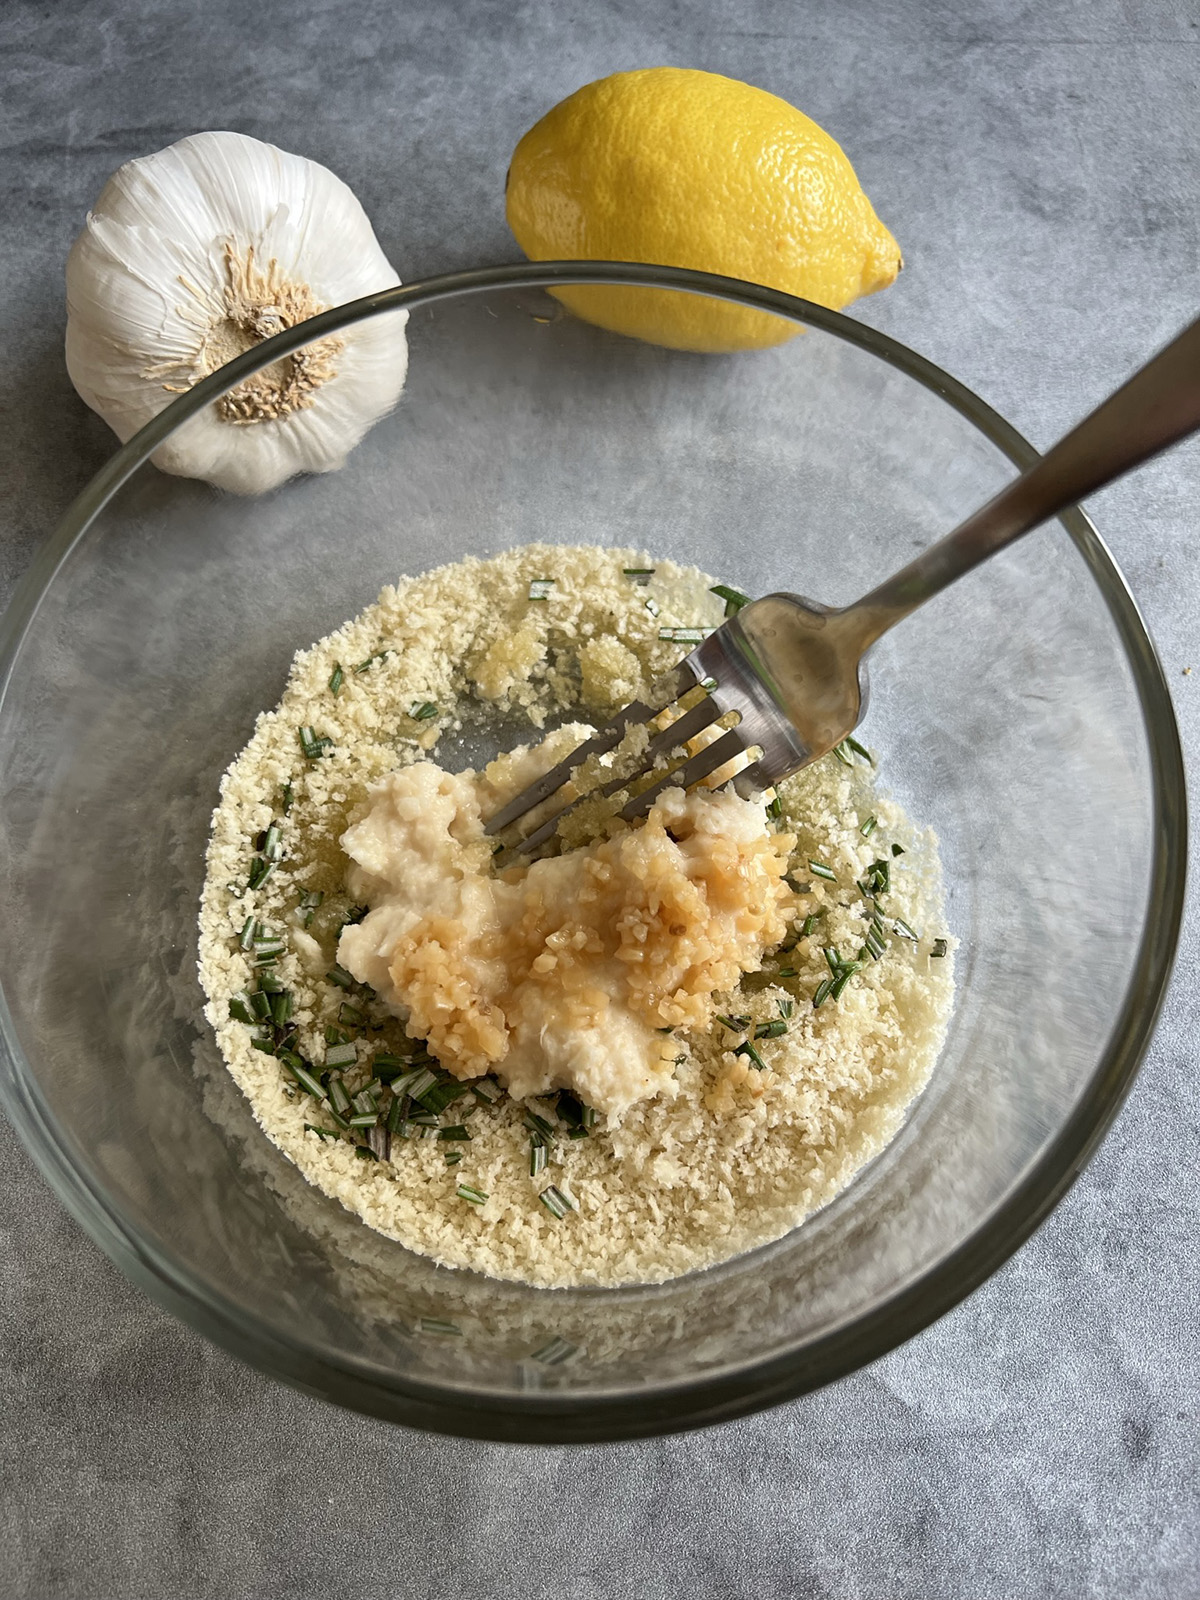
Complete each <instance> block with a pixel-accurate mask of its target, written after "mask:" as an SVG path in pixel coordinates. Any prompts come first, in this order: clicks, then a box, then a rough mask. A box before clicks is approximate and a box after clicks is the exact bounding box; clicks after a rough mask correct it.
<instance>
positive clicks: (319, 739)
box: [299, 723, 333, 761]
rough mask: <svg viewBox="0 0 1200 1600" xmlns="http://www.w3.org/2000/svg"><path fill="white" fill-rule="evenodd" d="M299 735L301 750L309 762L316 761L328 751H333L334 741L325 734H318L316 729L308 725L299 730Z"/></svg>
mask: <svg viewBox="0 0 1200 1600" xmlns="http://www.w3.org/2000/svg"><path fill="white" fill-rule="evenodd" d="M299 735H300V748H301V750H302V751H303V752H304V754H305V756H306V757H307V759H308V760H309V761H316V760H318V759H319V758H320V757H321V756H323V755H324V754H325V752H326V750H332V749H333V740H332V739H330V738H329V737H328V736H327V735H325V734H318V733H317V731H316V729H315V728H313V727H312V726H310V725H309V724H307V723H306V724H305V726H304V727H302V728H301V729H299Z"/></svg>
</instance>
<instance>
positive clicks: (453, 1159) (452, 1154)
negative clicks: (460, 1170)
mask: <svg viewBox="0 0 1200 1600" xmlns="http://www.w3.org/2000/svg"><path fill="white" fill-rule="evenodd" d="M443 1156H444V1158H445V1162H446V1165H447V1166H448V1167H456V1166H457V1165H458V1164H459V1162H460V1161H461V1160H462V1158H463V1153H462V1151H461V1150H446V1151H444V1152H443Z"/></svg>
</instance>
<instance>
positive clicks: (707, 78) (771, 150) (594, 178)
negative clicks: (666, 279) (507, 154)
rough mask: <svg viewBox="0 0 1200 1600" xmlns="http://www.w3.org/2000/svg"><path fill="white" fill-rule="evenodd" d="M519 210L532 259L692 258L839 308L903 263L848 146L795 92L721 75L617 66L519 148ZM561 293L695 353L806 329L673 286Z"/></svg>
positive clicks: (515, 188)
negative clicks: (788, 95) (801, 106)
mask: <svg viewBox="0 0 1200 1600" xmlns="http://www.w3.org/2000/svg"><path fill="white" fill-rule="evenodd" d="M507 211H508V223H509V226H510V227H511V229H512V231H513V233H514V234H515V235H516V239H517V243H518V244H519V245H520V246H521V248H522V250H524V251H525V253H526V255H528V256H529V257H530V258H531V259H533V260H535V261H544V260H552V259H557V258H561V259H568V260H580V259H592V260H596V259H601V260H611V261H650V262H658V263H662V264H664V265H667V266H677V267H695V268H699V269H701V270H703V271H707V272H720V273H725V274H727V275H729V276H731V277H736V278H748V279H750V280H751V281H752V282H755V283H761V284H766V285H768V286H769V287H770V288H774V289H783V290H786V291H787V292H788V293H790V294H796V295H800V296H802V297H803V298H804V299H806V300H815V301H817V302H818V304H820V305H823V306H829V307H831V308H832V309H834V310H840V309H841V308H842V307H843V306H846V305H849V303H850V302H851V301H852V300H856V299H857V298H858V297H859V296H860V295H864V294H873V293H874V292H875V291H876V290H877V289H884V288H886V287H887V285H888V284H889V283H891V282H892V281H893V279H894V278H895V276H896V273H897V272H898V271H899V269H900V249H899V246H898V245H897V244H896V241H895V239H893V238H892V236H891V234H890V233H889V232H888V230H887V229H886V228H885V227H884V225H883V224H882V223H881V222H880V221H879V219H878V217H877V216H876V215H875V212H874V211H873V210H872V208H871V202H870V201H869V200H868V199H867V197H866V195H865V194H864V193H863V191H862V189H861V187H860V186H859V182H858V179H857V177H856V176H855V174H854V168H853V167H852V166H851V165H850V162H849V161H848V160H847V159H846V156H845V154H844V153H843V151H842V149H841V147H840V145H838V144H837V143H836V142H835V141H834V140H833V139H831V138H830V137H829V135H828V134H827V133H826V132H825V131H824V129H822V128H819V127H818V126H817V124H816V123H815V122H812V121H811V120H810V119H809V118H808V117H806V116H805V115H804V114H803V112H801V111H797V110H796V108H795V106H791V105H789V104H788V103H787V101H786V100H780V99H779V98H778V97H777V96H775V95H773V94H768V93H767V92H766V91H765V90H764V89H755V88H753V87H752V86H751V85H750V84H748V83H738V82H737V81H736V80H734V79H732V78H723V77H720V76H719V75H718V74H716V73H713V72H696V71H691V70H686V69H681V68H677V67H651V68H648V69H646V70H645V71H641V72H618V73H615V74H614V75H613V76H612V77H609V78H601V79H600V80H599V81H598V82H596V83H589V84H587V85H585V87H584V88H582V89H579V90H577V91H576V92H575V93H574V94H573V95H570V96H569V97H568V98H567V99H566V100H562V101H560V102H559V104H558V105H556V106H555V107H554V108H553V110H551V111H549V112H547V114H546V115H545V116H544V117H543V118H542V120H541V121H540V122H538V123H537V124H536V125H535V126H534V127H532V128H530V130H529V132H528V133H527V134H526V135H525V136H524V138H523V139H522V140H521V142H520V143H519V144H518V145H517V148H516V150H515V151H514V152H513V158H512V165H511V167H510V168H509V176H508V192H507ZM555 292H556V293H557V295H558V297H559V299H560V300H562V301H563V303H564V304H565V305H567V306H569V307H570V308H571V310H572V311H574V312H575V313H576V315H578V316H581V317H583V318H585V319H586V320H587V321H589V322H594V323H598V324H599V325H600V326H601V327H603V328H611V329H612V330H614V331H615V332H617V333H625V334H631V335H633V336H634V337H635V338H638V339H646V340H649V341H650V342H651V343H653V344H664V345H671V346H674V347H675V348H677V349H683V350H745V349H757V348H762V347H765V346H767V345H773V344H780V343H782V342H783V340H785V339H788V338H790V337H791V336H792V335H793V334H794V333H796V332H797V331H798V330H797V328H796V326H795V324H792V323H789V322H785V321H783V320H781V319H780V318H778V317H772V316H770V315H768V314H767V313H765V312H761V311H748V310H745V309H743V308H741V307H739V306H731V305H727V304H723V303H722V302H720V301H717V300H713V299H711V298H707V297H701V296H698V295H693V294H681V293H679V292H678V291H675V290H670V289H609V288H575V289H559V290H556V291H555Z"/></svg>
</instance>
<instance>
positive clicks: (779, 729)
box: [486, 319, 1200, 855]
mask: <svg viewBox="0 0 1200 1600" xmlns="http://www.w3.org/2000/svg"><path fill="white" fill-rule="evenodd" d="M1198 428H1200V319H1197V320H1196V321H1195V322H1193V323H1191V324H1190V326H1189V327H1187V328H1185V329H1184V331H1183V332H1182V333H1181V334H1179V336H1178V337H1177V338H1176V339H1175V340H1173V342H1172V343H1171V344H1169V345H1167V347H1166V348H1165V349H1164V350H1161V351H1160V352H1159V353H1158V355H1156V356H1155V357H1154V358H1153V359H1152V360H1150V361H1149V362H1147V363H1146V365H1145V366H1144V367H1142V368H1140V369H1139V370H1138V371H1137V372H1136V373H1135V374H1134V375H1133V377H1132V378H1130V379H1129V381H1128V382H1127V383H1125V384H1124V385H1123V386H1122V387H1121V388H1120V389H1118V390H1117V391H1116V393H1115V394H1112V395H1110V396H1109V398H1108V399H1107V400H1105V401H1104V402H1103V403H1102V404H1101V405H1100V406H1098V407H1097V408H1096V410H1095V411H1093V412H1092V413H1091V414H1090V415H1089V416H1088V417H1086V418H1085V419H1084V420H1083V421H1082V422H1081V423H1080V424H1079V425H1078V426H1077V427H1076V428H1074V429H1073V430H1072V431H1071V432H1070V433H1068V434H1067V435H1066V437H1065V438H1063V439H1061V440H1059V442H1058V443H1057V444H1056V445H1055V446H1054V447H1053V449H1051V450H1049V451H1048V452H1047V453H1046V454H1045V455H1044V456H1043V457H1042V458H1041V460H1040V461H1038V462H1036V463H1035V464H1034V465H1033V466H1032V467H1030V468H1029V469H1028V471H1026V472H1024V473H1022V474H1021V476H1020V477H1019V478H1016V479H1014V481H1013V482H1012V483H1010V484H1008V485H1007V486H1006V487H1005V488H1004V489H1002V490H1001V491H1000V493H999V494H998V495H996V497H995V498H994V499H993V500H990V501H989V502H988V503H987V504H986V505H985V506H983V507H981V508H980V510H978V511H976V512H975V513H974V514H973V515H972V516H970V517H968V518H967V520H966V521H965V522H963V523H960V524H959V526H958V527H957V528H956V529H955V530H954V532H953V533H950V534H947V536H946V537H945V538H944V539H942V540H940V541H939V542H938V543H937V544H935V545H931V546H930V548H929V549H928V550H926V551H924V552H923V553H922V554H921V555H919V556H917V558H916V559H915V560H914V561H910V562H909V563H908V565H907V566H906V567H902V568H901V569H900V571H899V572H897V573H896V574H895V575H894V576H893V577H891V578H888V579H887V580H886V582H884V583H881V584H880V585H879V587H878V588H876V589H872V590H871V592H870V593H869V594H866V595H864V596H863V598H862V599H861V600H858V601H856V602H855V603H854V604H853V605H850V606H845V607H843V608H841V609H835V608H833V607H830V606H825V605H822V604H821V603H820V602H819V601H816V600H806V599H804V598H803V596H801V595H794V594H769V595H766V596H765V597H764V598H763V599H761V600H754V601H751V602H750V603H748V604H747V605H745V606H743V607H742V609H741V610H739V611H738V612H737V613H736V614H735V615H734V616H732V617H730V618H729V619H728V620H727V621H726V622H725V623H724V624H723V625H722V626H721V627H719V628H717V629H716V630H715V632H713V633H712V634H710V635H709V637H708V638H707V639H705V640H704V641H703V643H702V644H700V645H699V646H698V647H697V648H696V649H695V650H693V651H692V652H691V654H690V655H688V656H685V657H684V659H683V660H682V661H681V662H680V663H679V665H678V666H677V667H676V668H675V669H674V671H673V672H669V673H667V674H666V675H665V676H664V677H661V678H659V679H658V680H657V681H656V682H655V683H654V684H652V685H651V688H650V690H649V693H648V695H647V697H646V700H645V701H634V702H633V704H632V705H628V706H626V707H625V709H624V710H623V711H620V712H618V714H617V715H616V716H615V717H614V718H613V719H612V721H611V722H609V723H607V724H606V725H605V726H604V727H603V728H601V729H600V730H599V732H598V733H597V734H596V735H595V736H594V737H593V738H591V739H589V740H587V741H586V742H585V743H584V744H582V745H580V746H579V747H578V749H576V750H575V751H573V752H572V754H571V755H569V756H568V757H567V758H566V759H565V760H564V761H560V762H559V763H558V765H557V766H555V767H552V768H551V769H550V771H549V772H547V773H546V774H545V776H544V777H541V778H539V779H538V780H537V782H536V783H532V784H530V785H529V787H528V788H527V789H525V790H523V791H522V792H521V793H520V794H519V795H517V797H516V798H515V799H514V800H512V801H511V802H510V803H509V804H508V805H506V806H504V807H503V809H502V810H500V811H498V812H497V813H496V814H495V815H494V816H493V817H492V818H491V819H490V821H489V822H488V824H487V828H486V832H487V833H489V834H491V835H493V836H494V835H496V834H499V833H502V832H503V831H504V830H505V829H506V828H509V827H511V826H512V825H513V824H514V823H516V822H518V821H519V820H520V818H522V817H523V816H525V815H526V814H527V813H528V812H530V811H532V810H533V809H534V808H535V807H537V806H539V805H542V804H543V803H544V802H545V801H547V800H549V799H550V797H551V796H552V795H553V794H555V793H556V792H557V790H559V789H560V788H561V787H562V786H563V784H565V783H566V782H567V781H568V779H569V778H570V776H571V772H572V770H573V769H574V768H576V767H578V766H579V765H580V764H581V763H582V762H584V761H586V760H587V758H588V757H589V756H591V755H595V754H600V753H603V752H605V751H608V750H612V749H614V748H615V747H616V745H618V744H619V743H620V741H621V739H622V738H623V737H624V735H625V733H626V731H627V729H628V728H630V727H631V726H632V725H633V724H635V723H644V722H649V721H651V719H653V718H655V717H657V716H658V715H659V714H660V713H661V712H663V711H665V710H667V708H668V707H670V706H673V705H674V704H675V703H676V702H677V701H678V700H680V699H681V698H682V697H683V696H684V695H686V694H688V692H689V691H691V690H694V689H696V688H697V687H703V688H705V689H706V690H707V693H706V694H705V695H704V697H703V698H702V699H701V700H700V702H699V703H698V704H696V705H693V706H691V707H690V708H689V709H686V710H684V711H683V713H682V715H680V716H679V717H678V718H677V720H676V721H674V722H672V723H671V725H670V726H669V727H668V728H666V729H664V730H662V731H661V732H659V733H657V734H656V735H655V736H654V737H653V738H652V739H651V741H650V744H649V747H648V748H647V750H646V752H645V755H644V757H643V762H642V766H641V768H640V771H639V772H638V773H634V774H632V775H631V776H626V777H622V778H618V779H614V780H613V781H612V782H610V783H609V784H608V785H607V786H606V790H607V792H608V793H615V792H616V791H618V790H619V789H622V788H627V787H629V786H630V784H631V783H634V782H636V781H637V779H638V777H639V776H641V775H643V774H646V773H649V772H651V771H652V770H653V768H654V766H655V764H656V762H657V761H658V759H659V758H660V757H663V756H670V755H671V753H672V752H674V751H681V750H682V749H683V748H684V746H685V745H686V744H687V742H688V741H689V740H691V739H694V738H696V737H697V736H698V735H702V734H704V732H705V730H706V729H709V728H712V727H713V725H714V724H715V723H717V722H719V721H720V720H721V719H722V718H726V717H728V714H729V713H731V712H732V713H735V714H736V716H737V725H736V726H735V727H729V728H727V729H726V730H725V731H723V732H720V733H719V734H718V735H717V736H716V737H714V738H712V740H711V742H710V743H708V744H706V745H705V746H704V747H703V748H702V749H700V750H699V751H698V752H697V753H695V754H693V755H691V756H690V757H689V758H688V759H687V760H685V761H683V762H682V763H681V764H679V765H678V766H676V767H675V768H674V770H672V771H669V772H667V773H665V775H663V776H662V777H660V778H658V779H657V781H655V782H654V783H652V784H651V785H650V786H649V787H647V788H645V789H643V790H642V791H641V792H640V793H639V794H636V795H635V796H634V797H633V798H632V799H631V800H630V801H629V802H628V804H627V805H626V806H625V807H624V809H623V810H622V811H621V816H622V817H624V818H626V819H627V820H629V821H633V820H635V819H636V818H638V817H641V816H644V815H645V814H646V812H648V811H649V809H650V807H651V806H652V805H653V803H654V800H655V798H656V797H657V795H658V794H659V793H661V791H662V790H663V789H664V788H666V787H667V785H668V784H682V785H683V786H684V787H690V786H691V785H692V784H695V783H699V782H700V781H701V779H703V778H707V777H708V776H710V774H712V773H715V772H717V770H718V769H719V768H721V767H723V766H724V765H725V764H726V763H727V762H730V761H732V760H734V759H735V758H738V757H743V756H745V755H747V754H748V753H750V752H752V751H754V750H755V749H757V751H758V754H757V756H756V758H755V759H754V760H753V761H752V762H751V763H750V764H749V765H748V766H745V767H744V768H743V769H742V770H741V771H740V772H739V773H738V774H737V775H736V776H735V777H734V778H732V779H731V780H730V781H731V782H732V784H733V786H734V788H735V789H736V790H737V791H738V792H739V793H740V794H742V795H746V796H749V795H751V794H761V793H762V792H763V791H764V790H766V789H769V788H772V787H773V786H774V785H775V784H777V783H779V782H780V781H781V780H782V779H784V778H786V777H788V776H790V774H792V773H793V772H797V771H799V769H800V768H801V767H805V766H807V765H808V764H809V763H810V762H812V761H815V760H816V759H817V758H818V757H819V756H823V755H825V754H826V753H827V752H828V751H830V750H832V749H833V748H834V746H835V745H837V744H839V743H840V742H841V741H842V740H843V739H845V738H846V737H847V735H848V734H850V733H851V732H852V731H853V729H854V728H855V727H856V726H857V725H858V723H859V721H860V720H861V718H862V715H863V712H864V711H865V709H866V700H867V676H866V659H865V658H866V656H867V653H868V651H869V650H870V649H871V646H872V645H873V644H875V642H876V641H877V640H878V639H879V638H881V637H882V635H883V634H885V633H886V632H887V631H888V629H889V628H892V627H894V626H895V625H896V623H897V622H900V621H901V620H902V619H903V618H904V617H907V616H908V615H909V613H910V612H912V611H915V610H916V609H917V607H918V606H921V605H924V604H925V602H926V601H927V600H929V599H931V598H932V597H933V596H934V595H935V594H938V593H939V592H940V591H941V590H942V589H944V588H946V587H947V585H948V584H951V583H953V582H954V581H955V579H956V578H961V577H962V576H963V574H964V573H967V572H970V571H971V570H972V569H973V568H974V567H977V566H979V564H980V563H981V562H983V561H986V560H987V559H988V557H989V556H993V555H995V554H996V552H997V551H999V550H1003V549H1004V547H1005V546H1006V545H1009V544H1012V543H1013V542H1014V540H1016V539H1019V538H1021V537H1022V535H1024V534H1026V533H1029V532H1031V531H1032V529H1034V528H1036V527H1038V526H1040V524H1041V523H1043V522H1045V521H1047V520H1048V519H1049V518H1050V517H1053V516H1055V515H1056V514H1057V513H1058V512H1060V511H1063V510H1065V508H1066V507H1067V506H1071V505H1074V504H1075V503H1076V501H1078V500H1082V499H1083V498H1084V497H1085V496H1086V495H1089V494H1093V493H1095V491H1096V490H1098V489H1103V488H1104V487H1105V485H1107V484H1109V483H1112V481H1113V480H1114V479H1115V478H1119V477H1120V476H1121V475H1122V474H1123V473H1126V472H1130V471H1132V470H1133V468H1135V467H1138V466H1140V465H1141V464H1142V463H1143V462H1144V461H1147V460H1149V459H1150V458H1151V457H1152V456H1155V455H1157V454H1158V453H1159V452H1160V451H1162V450H1165V449H1167V448H1168V446H1170V445H1172V444H1175V443H1177V442H1178V441H1179V440H1180V439H1183V438H1186V437H1187V436H1188V435H1189V434H1191V433H1194V432H1195V431H1196V430H1197V429H1198ZM569 809H570V806H564V807H563V808H562V809H560V810H559V811H558V812H556V813H555V814H554V815H552V816H550V817H548V818H547V819H546V820H545V821H544V822H542V823H541V825H540V826H539V827H537V828H535V829H534V830H533V831H532V832H531V833H530V834H529V835H528V837H526V838H525V839H523V840H521V841H520V842H519V843H516V844H514V845H513V847H512V853H513V854H524V855H531V854H533V853H534V852H536V851H537V850H540V849H541V847H542V846H543V845H545V844H547V843H548V842H549V841H550V840H551V838H552V837H553V835H554V834H555V832H556V831H557V829H558V826H559V823H560V822H561V820H562V818H563V816H564V815H565V813H566V811H567V810H569Z"/></svg>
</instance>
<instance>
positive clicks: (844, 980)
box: [829, 961, 858, 1000]
mask: <svg viewBox="0 0 1200 1600" xmlns="http://www.w3.org/2000/svg"><path fill="white" fill-rule="evenodd" d="M857 971H858V963H857V962H856V961H853V962H851V963H850V965H849V966H846V967H843V968H842V970H841V972H840V973H839V974H838V976H837V977H836V978H835V979H834V980H833V987H832V988H831V989H830V991H829V998H830V999H831V1000H837V999H839V998H840V997H841V993H842V990H843V989H844V988H845V987H846V985H847V984H848V983H849V982H850V979H851V978H852V977H853V976H854V974H855V973H856V972H857Z"/></svg>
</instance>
